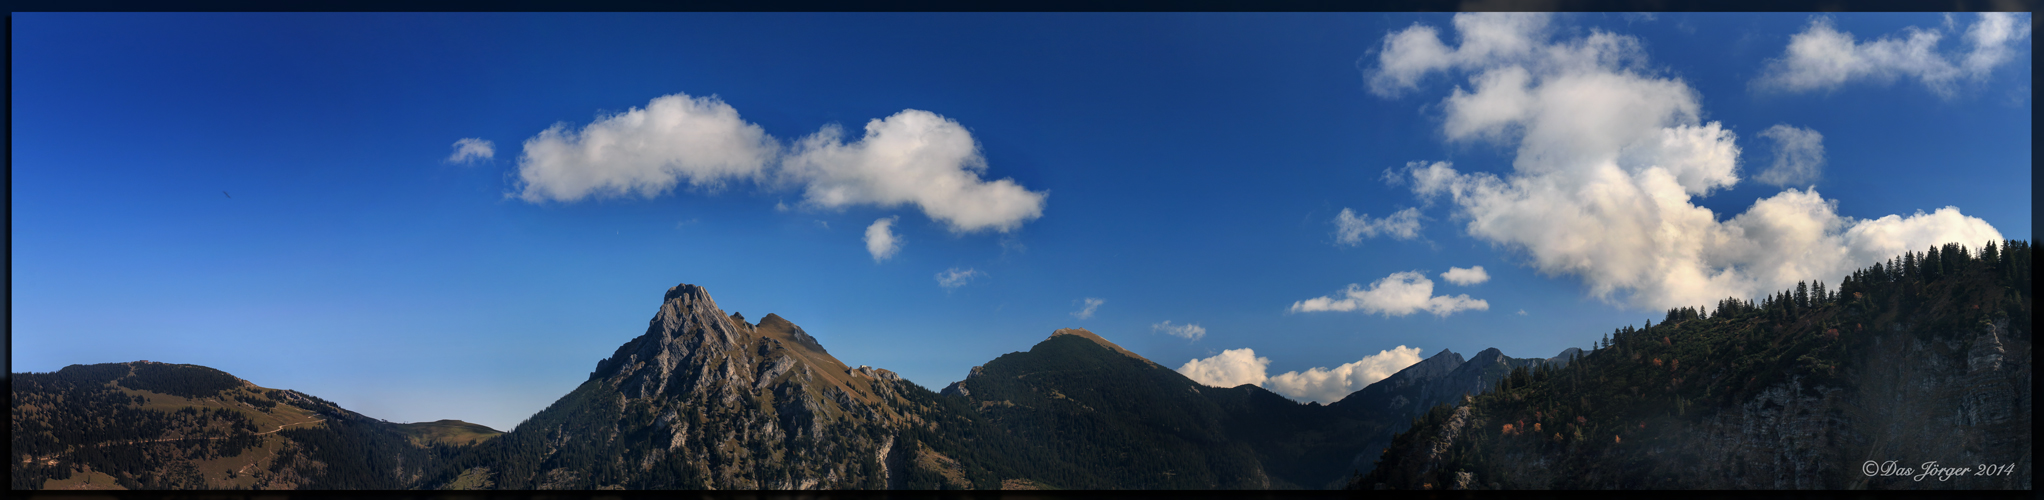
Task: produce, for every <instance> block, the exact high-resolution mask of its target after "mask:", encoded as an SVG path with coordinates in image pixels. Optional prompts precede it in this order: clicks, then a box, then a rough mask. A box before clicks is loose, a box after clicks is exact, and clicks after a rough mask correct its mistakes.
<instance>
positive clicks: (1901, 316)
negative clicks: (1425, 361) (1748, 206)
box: [1351, 241, 2034, 489]
mask: <svg viewBox="0 0 2044 500" xmlns="http://www.w3.org/2000/svg"><path fill="white" fill-rule="evenodd" d="M2032 262H2033V261H2032V255H2031V247H2030V245H2029V243H2028V242H2025V241H2005V242H1996V243H1990V244H1987V245H1984V246H1982V247H1979V248H1978V249H1977V250H1975V249H1969V248H1966V247H1963V246H1960V245H1957V244H1948V245H1941V246H1937V247H1933V248H1930V249H1929V250H1927V251H1923V252H1907V253H1905V254H1903V255H1900V256H1897V257H1896V258H1894V259H1891V260H1889V261H1886V262H1882V263H1879V264H1875V265H1873V266H1869V267H1867V268H1865V269H1861V270H1858V271H1855V272H1853V273H1852V274H1851V275H1849V276H1847V277H1846V278H1845V279H1844V280H1843V281H1842V282H1841V283H1840V284H1839V285H1838V286H1837V287H1836V289H1831V288H1827V287H1825V286H1824V284H1822V283H1798V284H1797V286H1796V287H1795V288H1794V289H1790V290H1784V291H1781V292H1779V293H1776V294H1772V295H1769V296H1767V297H1764V298H1762V299H1761V300H1759V301H1757V302H1755V301H1747V300H1740V299H1725V300H1723V301H1721V302H1719V303H1718V304H1717V305H1716V307H1715V308H1714V309H1712V310H1710V311H1705V310H1703V309H1701V308H1693V307H1685V308H1677V309H1673V310H1670V311H1668V313H1667V316H1666V317H1665V318H1663V319H1662V321H1661V323H1659V324H1654V323H1652V322H1648V323H1647V324H1644V325H1640V326H1637V327H1634V326H1627V327H1622V328H1618V329H1616V330H1615V331H1613V332H1611V333H1610V334H1609V335H1606V336H1605V337H1604V338H1602V339H1600V340H1598V341H1597V342H1596V348H1595V349H1594V350H1592V351H1590V352H1588V353H1586V354H1585V355H1584V356H1583V357H1582V358H1580V359H1579V360H1578V361H1577V362H1575V363H1570V364H1568V365H1566V366H1565V367H1562V368H1559V369H1545V368H1535V369H1531V370H1527V369H1519V370H1515V371H1513V372H1512V373H1511V374H1510V375H1509V376H1507V377H1506V378H1505V380H1504V381H1503V382H1502V383H1500V384H1499V386H1498V388H1497V389H1496V390H1495V391H1492V392H1489V393H1485V394H1482V395H1480V396H1477V397H1475V398H1474V399H1473V401H1472V402H1471V403H1470V404H1468V405H1466V406H1465V407H1462V408H1454V407H1451V406H1448V405H1442V406H1438V407H1435V408H1433V409H1432V410H1431V411H1430V412H1428V414H1427V415H1425V416H1424V417H1421V418H1420V419H1418V420H1417V421H1415V422H1414V426H1413V428H1412V430H1410V431H1408V432H1405V433H1402V434H1399V435H1398V436H1397V437H1396V438H1394V444H1393V445H1392V447H1391V448H1390V449H1388V450H1386V452H1385V453H1384V456H1383V458H1382V459H1381V461H1380V462H1379V463H1378V465H1377V467H1376V468H1375V470H1373V471H1372V472H1370V473H1369V474H1368V475H1367V476H1363V477H1358V478H1357V480H1356V481H1355V482H1354V483H1352V484H1351V487H1355V488H1375V487H1377V485H1379V484H1382V485H1384V486H1385V487H1390V488H1400V489H1403V488H1412V489H1443V488H1450V487H1463V488H1485V487H1503V488H1698V487H1703V488H1782V487H1787V488H1810V487H1818V488H1827V487H1828V488H1837V487H1900V488H1909V487H1922V486H1923V485H1921V484H1916V483H1911V482H1909V481H1906V479H1907V478H1903V479H1904V480H1902V481H1900V482H1898V481H1896V480H1892V478H1869V477H1867V476H1865V475H1863V474H1861V473H1860V469H1859V464H1860V462H1859V461H1860V460H1862V459H1865V458H1866V456H1868V455H1869V454H1882V453H1890V454H1899V453H1900V452H1899V451H1897V450H1907V449H1920V450H1933V451H1924V452H1922V454H1924V455H1930V456H1931V458H1941V459H1943V460H1946V461H1947V462H1958V461H1962V460H1961V457H1967V456H1978V457H1979V460H1982V461H1992V460H1997V458H1996V457H2001V458H2003V459H2007V458H2008V457H2009V456H2013V455H2008V454H2009V453H2010V451H2009V448H2012V449H2014V450H2015V451H2019V452H2020V455H2022V457H2021V458H2020V462H2021V464H2022V467H2021V470H2022V472H2021V476H2022V477H2021V478H2018V479H2015V480H2019V481H2020V482H2019V483H2010V484H2028V478H2027V477H2028V474H2029V472H2028V471H2029V466H2028V458H2027V457H2028V450H2029V449H2030V448H2029V443H2030V441H2029V439H2030V436H2029V422H2030V417H2029V415H2030V411H2029V405H2030V403H2029V401H2030V399H2029V397H2030V396H2029V387H2028V386H2029V377H2030V375H2029V373H2030V372H2029V369H2030V368H2029V353H2030V350H2029V345H2030V343H2029V342H2030V338H2031V334H2032V332H2031V329H2030V325H2031V314H2032V305H2033V297H2034V295H2033V292H2034V288H2033V287H2034V281H2033V276H2032V274H2031V272H2032V270H2031V265H2032ZM1924 387H1929V389H1924ZM1946 387H1949V388H1946ZM1939 398H1943V399H1939ZM1898 401H1900V402H1898ZM1909 412H1923V413H1922V415H1923V416H1922V417H1897V416H1895V415H1914V414H1912V413H1909ZM1907 418H1919V419H1920V420H1925V421H1917V422H1907V421H1897V420H1903V419H1907ZM1932 422H1937V423H1932ZM1926 424H1930V425H1926ZM1741 425H1743V426H1744V428H1738V427H1739V426H1741ZM1756 425H1757V426H1758V427H1755V426H1756ZM1917 428H1931V429H1943V428H1952V429H1957V430H1954V431H1952V432H1954V434H1951V435H1935V434H1923V432H1929V431H1923V432H1919V431H1913V430H1910V429H1917ZM1897 429H1902V430H1897ZM1874 435H1878V436H1881V438H1879V439H1878V440H1877V441H1879V442H1867V440H1868V439H1871V438H1868V437H1867V436H1874ZM2011 440H2013V441H2011ZM1784 443H1785V444H1784ZM1996 443H1999V444H2001V445H2005V446H1997V445H1996ZM1911 446H1914V447H1916V448H1908V447H1911ZM2004 455H2007V456H2004ZM1898 458H1900V457H1898ZM1533 463H1540V464H1544V465H1543V466H1542V467H1539V468H1537V469H1536V468H1533V467H1531V466H1530V465H1529V464H1533ZM1841 464H1842V465H1841ZM1966 465H1969V466H1970V465H1972V464H1971V463H1968V464H1966ZM1714 467H1724V470H1717V469H1714ZM1713 474H1715V475H1713ZM1945 484H1946V486H1944V487H1953V486H1950V485H1951V484H1953V483H1945ZM1969 484H1975V486H1959V487H1991V488H1998V487H2008V486H2006V485H2003V484H2002V483H1991V482H1983V483H1969ZM1931 486H1937V485H1931Z"/></svg>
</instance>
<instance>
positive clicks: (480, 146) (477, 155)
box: [447, 137, 497, 163]
mask: <svg viewBox="0 0 2044 500" xmlns="http://www.w3.org/2000/svg"><path fill="white" fill-rule="evenodd" d="M496 156H497V145H496V143H492V142H490V141H486V140H482V139H479V138H475V137H469V138H465V139H462V140H458V141H454V154H451V155H447V163H475V161H476V160H479V159H481V160H488V159H491V158H494V157H496Z"/></svg>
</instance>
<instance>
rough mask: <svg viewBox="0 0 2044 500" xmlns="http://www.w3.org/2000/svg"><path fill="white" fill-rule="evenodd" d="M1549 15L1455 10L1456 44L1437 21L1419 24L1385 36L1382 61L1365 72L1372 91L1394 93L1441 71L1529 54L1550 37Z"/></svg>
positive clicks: (1378, 60)
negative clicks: (1450, 42) (1451, 43)
mask: <svg viewBox="0 0 2044 500" xmlns="http://www.w3.org/2000/svg"><path fill="white" fill-rule="evenodd" d="M1548 20H1549V17H1548V16H1547V15H1545V14H1523V13H1521V14H1486V15H1468V14H1461V15H1456V16H1455V20H1454V23H1455V31H1456V33H1458V34H1459V35H1460V36H1461V42H1462V43H1460V44H1458V45H1457V46H1456V47H1454V48H1450V47H1448V46H1447V45H1444V44H1442V43H1441V38H1440V35H1439V33H1438V32H1437V31H1435V30H1434V28H1433V27H1432V26H1427V25H1423V24H1418V23H1414V24H1413V25H1412V26H1411V27H1408V28H1406V29H1404V30H1400V31H1398V32H1396V33H1392V34H1390V35H1389V36H1386V37H1384V46H1383V47H1382V48H1380V49H1378V51H1377V65H1376V66H1375V67H1372V68H1370V69H1369V70H1367V71H1366V73H1367V75H1368V78H1369V82H1370V91H1371V92H1374V93H1376V94H1377V95H1380V96H1385V97H1395V96H1397V95H1398V94H1400V93H1403V92H1405V91H1408V90H1413V89H1416V88H1418V87H1419V84H1420V81H1421V80H1423V79H1425V78H1426V76H1427V75H1428V74H1430V73H1433V72H1436V71H1441V70H1446V69H1451V68H1466V67H1471V66H1475V65H1479V64H1482V63H1483V62H1485V61H1490V60H1524V59H1530V58H1532V57H1533V56H1534V54H1533V53H1532V52H1533V50H1534V49H1535V48H1536V47H1537V45H1538V44H1539V42H1540V41H1542V40H1544V39H1546V37H1547V25H1548Z"/></svg>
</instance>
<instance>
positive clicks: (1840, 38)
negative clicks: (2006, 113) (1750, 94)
mask: <svg viewBox="0 0 2044 500" xmlns="http://www.w3.org/2000/svg"><path fill="white" fill-rule="evenodd" d="M1976 19H1977V20H1976V21H1974V23H1973V24H1972V25H1971V26H1969V27H1968V28H1967V30H1966V33H1965V35H1964V38H1965V40H1966V45H1968V46H1969V48H1970V51H1969V52H1966V53H1965V54H1963V55H1958V54H1954V55H1955V56H1956V57H1957V58H1958V59H1959V61H1958V62H1957V63H1956V64H1955V63H1954V62H1953V61H1952V60H1951V59H1949V58H1947V56H1946V54H1944V53H1942V52H1940V51H1939V50H1938V45H1939V42H1940V41H1941V40H1942V39H1943V38H1944V36H1945V33H1946V32H1947V31H1949V30H1951V29H1953V26H1951V24H1952V22H1951V18H1950V17H1947V18H1946V24H1947V26H1945V27H1944V28H1942V29H1939V28H1933V29H1922V28H1918V27H1915V26H1911V27H1908V28H1904V29H1903V33H1902V36H1901V37H1891V36H1882V37H1880V38H1876V39H1873V40H1870V41H1866V42H1857V41H1854V39H1853V36H1852V34H1851V33H1846V32H1841V31H1838V30H1837V29H1836V28H1834V27H1833V26H1832V24H1831V19H1830V18H1828V17H1818V18H1816V19H1812V20H1811V21H1810V25H1809V27H1807V28H1804V30H1803V32H1801V33H1797V34H1795V35H1793V36H1790V37H1789V44H1788V47H1787V48H1786V49H1785V50H1784V51H1783V53H1782V56H1781V57H1780V58H1776V59H1772V60H1770V61H1768V65H1767V68H1766V70H1764V71H1763V74H1762V75H1761V76H1760V77H1758V78H1756V79H1754V80H1753V85H1754V87H1756V88H1762V89H1771V90H1784V91H1791V92H1800V91H1811V90H1832V89H1836V88H1838V87H1840V86H1843V85H1845V84H1846V83H1847V82H1850V81H1854V80H1870V81H1876V82H1881V83H1887V82H1892V81H1894V80H1895V79H1896V78H1903V77H1911V78H1915V79H1917V80H1918V81H1919V82H1922V83H1923V86H1924V87H1926V88H1929V89H1930V90H1931V91H1932V92H1935V93H1937V94H1939V95H1944V96H1950V95H1952V93H1953V90H1954V85H1955V84H1956V83H1957V82H1958V80H1960V79H1961V78H1966V79H1971V80H1974V81H1979V80H1983V79H1986V78H1987V76H1988V75H1989V74H1990V73H1992V72H1993V71H1994V68H1996V67H1998V66H2001V65H2003V64H2006V63H2008V62H2009V61H2011V60H2014V59H2015V58H2016V56H2017V55H2018V54H2019V53H2020V52H2021V47H2018V46H2015V44H2014V42H2015V41H2017V40H2022V39H2025V38H2028V37H2029V36H2030V19H2029V16H2028V15H2027V14H2024V15H2017V14H2010V13H2000V12H1990V13H1982V14H1980V15H1979V17H1978V18H1976Z"/></svg>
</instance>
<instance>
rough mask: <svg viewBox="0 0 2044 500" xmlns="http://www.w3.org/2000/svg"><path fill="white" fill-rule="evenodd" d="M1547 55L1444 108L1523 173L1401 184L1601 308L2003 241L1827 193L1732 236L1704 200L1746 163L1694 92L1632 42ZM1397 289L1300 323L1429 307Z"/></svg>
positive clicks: (1691, 301) (1754, 219)
mask: <svg viewBox="0 0 2044 500" xmlns="http://www.w3.org/2000/svg"><path fill="white" fill-rule="evenodd" d="M1464 16H1473V15H1470V14H1464V15H1458V16H1457V25H1458V26H1461V25H1462V24H1463V23H1462V22H1461V19H1462V17H1464ZM1414 29H1417V28H1414ZM1827 29H1828V28H1827ZM1410 31H1411V30H1408V32H1410ZM1397 36H1402V35H1400V34H1394V35H1392V37H1397ZM1429 36H1431V35H1429ZM1392 37H1387V40H1389V39H1390V38H1392ZM1466 38H1467V36H1466V35H1465V39H1466ZM1387 43H1388V42H1387ZM1540 43H1541V44H1540V45H1539V46H1536V47H1528V48H1526V50H1524V51H1516V50H1515V51H1497V50H1494V49H1487V50H1491V52H1494V53H1511V54H1522V55H1521V56H1515V57H1514V58H1489V59H1483V60H1480V61H1477V62H1469V61H1468V60H1462V61H1460V62H1458V64H1459V66H1456V67H1457V68H1462V69H1464V70H1466V72H1467V73H1468V74H1469V75H1470V76H1469V80H1470V82H1471V83H1472V85H1473V86H1474V89H1475V91H1474V92H1471V91H1469V90H1465V89H1463V88H1460V87H1457V88H1455V89H1452V90H1451V91H1450V92H1449V95H1448V96H1447V97H1446V98H1445V99H1444V100H1443V101H1442V109H1443V111H1445V115H1446V116H1445V120H1444V122H1443V125H1442V128H1443V131H1444V132H1445V134H1446V136H1447V137H1448V139H1449V140H1451V141H1493V142H1498V143H1501V144H1504V145H1510V146H1516V149H1517V155H1516V158H1515V159H1514V160H1513V162H1512V166H1511V167H1512V168H1511V171H1510V172H1507V173H1505V174H1504V175H1498V174H1492V173H1487V172H1470V173H1463V172H1460V171H1457V170H1456V169H1455V168H1454V167H1453V166H1452V165H1450V164H1448V163H1446V162H1436V163H1432V164H1425V163H1420V162H1414V163H1409V164H1407V165H1406V166H1405V167H1404V168H1403V169H1402V170H1400V171H1397V172H1396V173H1397V175H1399V176H1400V182H1399V184H1405V185H1408V186H1409V187H1410V188H1411V189H1412V191H1413V193H1415V194H1416V195H1418V196H1420V197H1421V198H1422V199H1425V200H1432V199H1435V198H1438V197H1442V196H1446V197H1448V198H1449V199H1451V200H1453V202H1454V204H1455V207H1454V215H1455V216H1456V217H1457V218H1459V219H1464V220H1467V221H1468V222H1467V225H1466V226H1465V231H1466V232H1467V234H1469V235H1470V236H1473V237H1476V238H1478V239H1481V240H1485V241H1488V242H1491V243H1493V244H1497V245H1500V246H1503V247H1505V248H1513V249H1518V250H1523V251H1525V252H1526V254H1528V257H1529V258H1530V261H1531V262H1530V264H1531V265H1533V266H1534V267H1536V268H1538V269H1539V270H1540V271H1542V272H1544V273H1548V274H1552V275H1564V274H1566V275H1575V276H1578V277H1580V278H1581V279H1582V280H1583V281H1584V282H1585V283H1586V284H1588V285H1589V286H1590V292H1591V294H1592V295H1594V296H1597V297H1600V298H1605V299H1607V300H1608V299H1613V298H1618V299H1623V300H1625V301H1628V302H1630V303H1631V304H1632V305H1634V306H1637V307H1641V308H1647V309H1666V308H1670V307H1679V306H1694V305H1706V304H1711V303H1715V302H1716V301H1718V300H1719V299H1722V298H1724V297H1728V296H1737V297H1748V298H1751V297H1756V296H1758V295H1760V294H1762V293H1769V292H1772V291H1777V290H1781V289H1783V288H1784V287H1792V286H1794V284H1795V283H1796V282H1797V281H1800V280H1810V279H1821V280H1826V281H1829V282H1834V283H1835V282H1836V281H1837V280H1838V279H1840V278H1842V277H1843V276H1844V275H1845V273H1847V272H1849V271H1850V270H1852V269H1856V268H1858V267H1862V266H1865V265H1868V264H1872V263H1873V262H1875V261H1877V260H1881V259H1885V258H1887V257H1889V256H1892V255H1895V254H1896V253H1899V252H1900V251H1901V250H1902V249H1904V248H1909V249H1919V250H1920V249H1922V248H1924V247H1928V246H1931V245H1933V244H1938V243H1944V242H1951V241H1956V242H1960V243H1965V244H1968V245H1979V244H1981V243H1983V242H1985V241H1987V240H1990V239H1998V238H2000V233H1998V232H1996V231H1995V230H1994V228H1993V227H1991V226H1989V225H1987V223H1986V222H1984V221H1981V220H1980V219H1978V218H1973V217H1966V216H1964V215H1961V214H1960V213H1959V211H1958V209H1957V208H1953V207H1946V208H1945V209H1940V210H1938V211H1937V212H1936V213H1933V214H1930V215H1923V214H1918V215H1916V216H1913V217H1909V218H1901V217H1896V216H1889V217H1885V218H1881V219H1875V220H1866V221H1862V220H1855V219H1852V218H1849V217H1842V216H1839V215H1838V214H1837V212H1836V210H1835V208H1834V203H1833V202H1831V201H1828V200H1825V199H1823V198H1822V197H1820V196H1818V195H1817V193H1816V192H1815V191H1814V190H1812V191H1802V190H1796V189H1789V190H1786V191H1783V192H1781V193H1780V194H1777V195H1775V196H1772V197H1769V198H1765V199H1762V200H1759V201H1757V202H1755V203H1754V204H1753V206H1752V207H1751V208H1749V209H1748V210H1747V211H1746V212H1745V213H1743V214H1740V215H1738V216H1736V217H1732V218H1731V219H1729V220H1724V221H1719V220H1718V215H1717V214H1715V213H1713V212H1712V211H1711V210H1710V209H1707V208H1703V207H1700V206H1697V205H1696V204H1695V203H1694V202H1693V198H1694V197H1698V196H1706V195H1708V194H1710V193H1711V192H1712V191H1714V190H1717V189H1723V188H1729V187H1731V186H1732V185H1734V184H1736V183H1737V182H1738V181H1739V176H1738V169H1737V159H1738V155H1739V148H1738V146H1737V145H1736V144H1735V140H1736V137H1735V136H1734V135H1733V134H1732V133H1731V132H1729V131H1726V130H1724V129H1723V128H1722V126H1721V125H1719V124H1718V123H1715V122H1712V123H1702V121H1701V119H1700V116H1701V105H1700V103H1699V98H1698V96H1697V94H1696V92H1695V91H1694V90H1693V89H1691V88H1690V87H1689V86H1688V84H1686V83H1684V82H1682V81H1680V80H1676V79H1672V78H1659V77H1654V76H1652V74H1651V73H1645V72H1643V71H1641V70H1639V67H1640V66H1642V65H1643V63H1644V55H1643V52H1642V51H1640V49H1639V45H1638V42H1637V41H1635V40H1632V39H1631V38H1630V37H1619V36H1616V35H1611V34H1608V33H1603V32H1599V31H1595V30H1592V31H1591V33H1590V34H1588V35H1587V36H1585V37H1584V38H1583V39H1581V40H1574V41H1562V42H1555V43H1551V44H1550V43H1546V42H1540ZM1457 50H1458V51H1459V50H1461V49H1457ZM1458 53H1459V52H1458ZM1523 54H1531V55H1523ZM1415 277H1416V276H1415ZM1396 285H1397V286H1395V287H1383V288H1385V289H1386V290H1387V292H1386V293H1384V294H1383V295H1385V296H1395V297H1397V300H1392V299H1389V298H1379V292H1378V291H1377V290H1376V289H1374V288H1373V289H1372V290H1370V291H1363V290H1358V289H1357V288H1356V287H1355V286H1354V285H1351V286H1350V289H1349V291H1348V292H1347V294H1346V295H1347V297H1346V298H1345V299H1339V300H1337V299H1336V298H1332V297H1322V298H1319V299H1313V300H1309V301H1304V302H1301V303H1298V304H1294V306H1293V309H1294V310H1353V309H1356V308H1364V307H1366V305H1367V304H1369V303H1370V302H1369V301H1371V300H1376V301H1378V302H1377V303H1379V304H1392V303H1396V304H1400V305H1403V306H1404V307H1405V308H1411V307H1414V306H1413V304H1416V303H1418V301H1419V297H1420V296H1421V295H1419V294H1417V293H1413V292H1412V291H1411V289H1412V288H1416V286H1417V283H1416V282H1412V281H1400V282H1398V283H1396ZM1429 285H1430V284H1429ZM1428 288H1429V289H1430V288H1431V287H1430V286H1429V287H1428ZM1391 291H1397V292H1400V293H1397V294H1395V295H1393V294H1391V293H1388V292H1391ZM1614 294H1618V296H1617V297H1614ZM1379 307H1380V309H1378V310H1393V309H1389V307H1388V306H1379ZM1405 308H1401V309H1396V310H1409V309H1405ZM1366 310H1371V309H1366Z"/></svg>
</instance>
